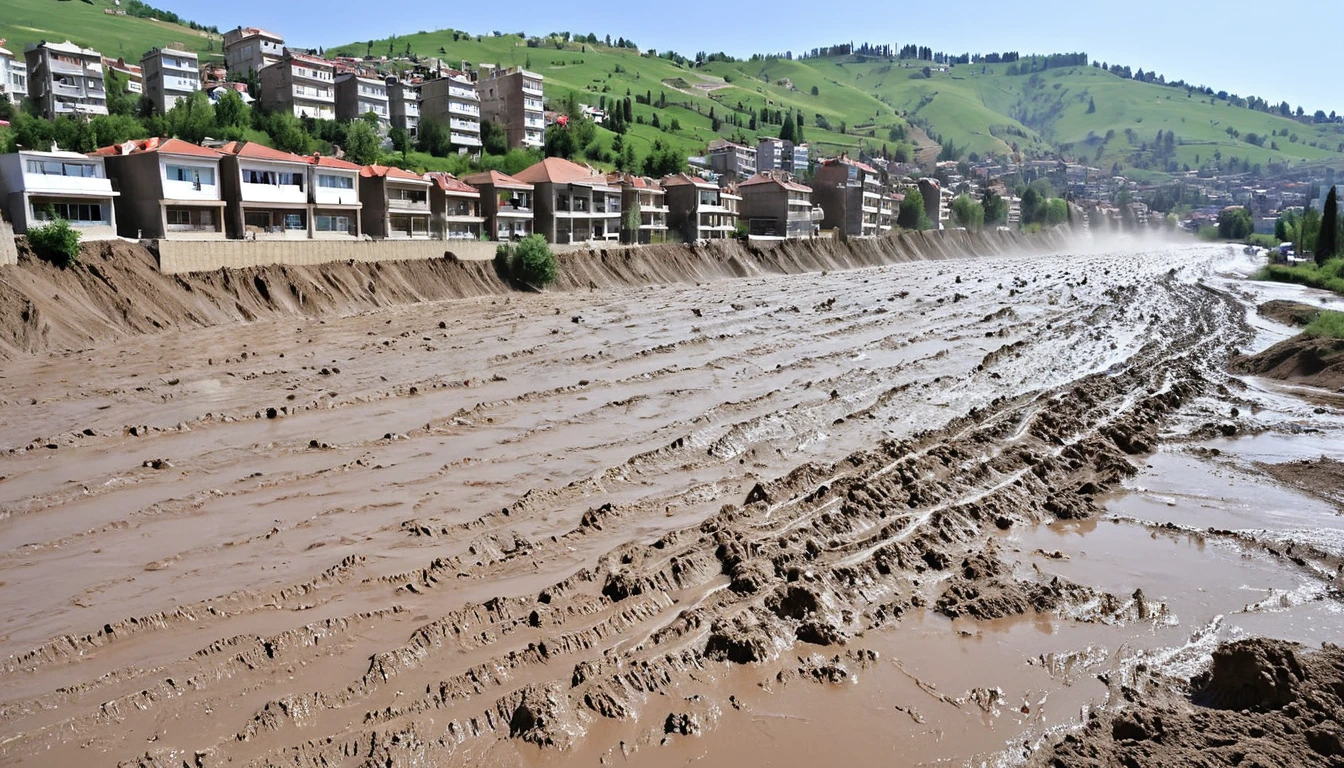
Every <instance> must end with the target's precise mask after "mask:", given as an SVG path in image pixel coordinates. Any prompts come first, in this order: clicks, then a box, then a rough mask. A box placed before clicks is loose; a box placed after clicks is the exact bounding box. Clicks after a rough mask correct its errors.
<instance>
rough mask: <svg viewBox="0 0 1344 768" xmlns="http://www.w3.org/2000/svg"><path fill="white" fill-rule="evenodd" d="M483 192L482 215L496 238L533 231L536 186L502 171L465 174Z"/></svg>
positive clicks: (517, 235)
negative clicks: (533, 202) (533, 204)
mask: <svg viewBox="0 0 1344 768" xmlns="http://www.w3.org/2000/svg"><path fill="white" fill-rule="evenodd" d="M462 181H465V182H466V183H468V184H470V185H471V186H473V187H475V188H476V189H478V190H480V192H481V215H482V216H484V217H485V231H486V233H487V234H489V235H490V239H492V240H500V241H506V242H507V241H509V240H521V239H522V238H524V237H527V236H528V235H530V234H532V201H533V196H534V195H535V194H536V187H534V186H532V185H531V184H528V183H526V182H523V181H519V180H517V179H515V178H514V177H512V176H510V175H508V174H507V173H502V172H500V171H483V172H481V173H473V174H472V175H470V176H464V177H463V178H462Z"/></svg>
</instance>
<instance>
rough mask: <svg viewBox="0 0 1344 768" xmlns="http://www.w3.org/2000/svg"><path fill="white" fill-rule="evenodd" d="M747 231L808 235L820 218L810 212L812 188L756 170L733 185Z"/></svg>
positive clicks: (778, 235) (772, 234) (777, 235)
mask: <svg viewBox="0 0 1344 768" xmlns="http://www.w3.org/2000/svg"><path fill="white" fill-rule="evenodd" d="M737 191H738V193H739V194H740V195H742V219H743V220H744V221H745V222H746V224H747V232H748V233H749V234H752V235H759V236H770V237H811V236H812V234H813V232H814V231H815V230H816V225H817V223H818V222H819V221H820V218H821V214H820V211H818V212H817V213H816V215H815V216H814V215H813V210H812V188H811V187H808V186H806V185H803V184H799V183H797V182H794V181H789V180H788V179H787V178H785V177H784V176H782V175H780V174H767V173H758V174H757V175H755V176H752V177H751V178H750V179H747V180H746V181H744V182H742V183H741V184H739V185H738V186H737Z"/></svg>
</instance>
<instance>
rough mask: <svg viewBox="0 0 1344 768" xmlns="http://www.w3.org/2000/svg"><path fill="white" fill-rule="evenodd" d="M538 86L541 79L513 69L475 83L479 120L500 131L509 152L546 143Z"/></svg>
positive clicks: (494, 71) (490, 72)
mask: <svg viewBox="0 0 1344 768" xmlns="http://www.w3.org/2000/svg"><path fill="white" fill-rule="evenodd" d="M541 82H542V77H541V75H538V74H536V73H535V72H528V71H527V70H525V69H517V68H513V69H507V70H497V69H490V70H488V71H486V72H484V73H483V76H482V78H481V79H480V80H478V81H477V82H476V88H477V92H478V93H479V95H480V100H481V113H480V114H481V116H482V117H483V118H484V119H486V120H489V121H490V122H491V123H493V124H495V125H498V126H500V127H502V128H503V129H504V133H505V135H506V136H507V137H508V141H509V147H510V148H515V147H532V148H537V149H539V148H541V147H542V146H544V145H545V143H546V117H545V105H544V103H543V101H542V90H541ZM421 101H422V104H423V101H424V100H423V99H422V100H421ZM426 114H428V112H426Z"/></svg>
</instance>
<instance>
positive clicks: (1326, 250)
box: [1316, 187, 1339, 264]
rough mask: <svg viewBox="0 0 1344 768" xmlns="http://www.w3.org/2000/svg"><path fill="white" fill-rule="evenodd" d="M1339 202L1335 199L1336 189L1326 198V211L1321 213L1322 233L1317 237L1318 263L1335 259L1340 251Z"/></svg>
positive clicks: (1331, 189) (1332, 188)
mask: <svg viewBox="0 0 1344 768" xmlns="http://www.w3.org/2000/svg"><path fill="white" fill-rule="evenodd" d="M1338 236H1339V202H1338V201H1337V200H1336V199H1335V188H1334V187H1331V188H1330V193H1329V194H1328V195H1326V196H1325V209H1324V210H1323V211H1322V213H1321V233H1320V234H1319V235H1317V236H1316V263H1317V264H1324V263H1325V262H1326V261H1328V260H1329V259H1333V258H1334V257H1335V254H1336V252H1337V251H1338V250H1339V243H1338V242H1337V240H1338Z"/></svg>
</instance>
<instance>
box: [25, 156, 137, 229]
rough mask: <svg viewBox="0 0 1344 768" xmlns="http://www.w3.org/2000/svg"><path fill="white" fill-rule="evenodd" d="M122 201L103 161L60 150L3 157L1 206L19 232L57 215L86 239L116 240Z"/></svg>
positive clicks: (98, 158)
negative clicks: (117, 216) (114, 238)
mask: <svg viewBox="0 0 1344 768" xmlns="http://www.w3.org/2000/svg"><path fill="white" fill-rule="evenodd" d="M116 198H117V193H116V192H114V191H113V190H112V182H110V181H108V179H107V172H106V169H105V168H104V167H103V159H102V158H101V157H96V156H95V157H88V156H85V155H81V154H79V153H77V152H62V151H59V150H53V151H51V152H36V151H30V150H23V151H19V152H11V153H9V154H5V155H0V207H3V208H4V211H5V216H6V218H8V219H9V221H10V223H12V224H13V225H14V232H15V234H20V235H21V234H24V233H25V232H27V231H28V228H29V227H32V226H38V225H41V224H44V223H46V222H47V221H49V220H50V217H51V215H53V214H54V215H55V216H57V217H59V218H62V219H65V220H66V221H68V222H70V226H72V227H75V228H77V229H78V230H79V231H80V234H81V235H82V236H83V237H84V238H85V239H96V238H110V237H115V236H116V234H117V232H116V224H115V222H116V211H115V207H116V205H115V201H116Z"/></svg>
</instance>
